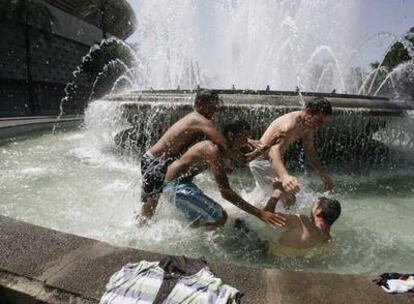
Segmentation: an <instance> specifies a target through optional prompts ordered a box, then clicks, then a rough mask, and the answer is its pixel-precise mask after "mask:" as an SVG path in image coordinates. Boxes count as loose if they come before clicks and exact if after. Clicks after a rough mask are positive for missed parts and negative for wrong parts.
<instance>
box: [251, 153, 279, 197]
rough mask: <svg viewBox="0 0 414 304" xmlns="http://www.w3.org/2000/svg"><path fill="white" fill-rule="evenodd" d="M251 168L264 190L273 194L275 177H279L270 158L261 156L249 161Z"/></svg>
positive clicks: (268, 193)
mask: <svg viewBox="0 0 414 304" xmlns="http://www.w3.org/2000/svg"><path fill="white" fill-rule="evenodd" d="M249 168H250V171H251V172H252V175H253V177H254V179H255V180H256V183H257V184H258V185H259V187H260V188H261V189H262V191H263V192H264V193H266V194H267V195H271V194H272V192H273V183H274V179H275V178H277V174H276V172H275V170H274V169H273V167H272V163H271V162H270V160H268V159H265V158H264V157H263V156H260V157H258V158H257V159H255V160H253V161H251V162H250V163H249Z"/></svg>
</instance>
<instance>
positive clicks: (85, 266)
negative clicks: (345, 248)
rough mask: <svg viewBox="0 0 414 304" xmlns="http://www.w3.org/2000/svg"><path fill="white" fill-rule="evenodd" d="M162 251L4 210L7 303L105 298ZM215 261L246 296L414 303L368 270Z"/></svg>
mask: <svg viewBox="0 0 414 304" xmlns="http://www.w3.org/2000/svg"><path fill="white" fill-rule="evenodd" d="M162 257H163V255H161V254H159V253H152V252H148V251H142V250H136V249H132V248H125V247H115V246H111V245H109V244H107V243H104V242H100V241H97V240H93V239H87V238H83V237H78V236H75V235H71V234H66V233H61V232H58V231H54V230H50V229H47V228H42V227H39V226H35V225H32V224H28V223H25V222H22V221H18V220H14V219H11V218H8V217H4V216H0V300H1V301H0V303H1V304H10V303H13V304H32V303H33V304H39V303H78V304H81V303H82V304H83V303H87V304H92V303H98V302H99V299H100V297H101V295H102V294H103V292H104V290H105V284H106V282H108V280H109V278H110V276H111V275H112V274H113V273H114V272H116V271H117V270H119V269H120V268H121V267H122V266H123V265H125V264H126V263H128V262H137V261H140V260H143V259H145V260H149V261H154V260H159V259H161V258H162ZM209 265H210V267H211V269H212V270H213V271H214V272H215V273H216V275H217V276H219V277H221V278H222V279H223V281H224V282H225V283H227V284H230V285H232V286H234V287H236V288H238V289H239V290H241V291H243V292H244V294H245V295H244V297H243V298H242V303H257V304H261V303H275V304H280V303H283V304H284V303H286V304H296V303H297V304H299V303H300V304H301V303H309V304H313V303H315V304H316V303H318V304H321V303H322V304H323V303H327V304H328V303H329V304H335V303H344V304H345V303H346V304H348V303H376V304H382V303H390V304H392V303H395V304H397V303H399V304H405V303H407V304H408V303H414V293H408V294H404V295H388V294H386V293H385V292H384V291H382V290H381V289H380V288H379V287H377V286H376V285H375V284H373V283H372V282H371V279H372V277H370V276H367V275H339V274H327V273H313V272H306V271H303V272H295V271H283V270H276V269H259V268H250V267H244V266H238V265H234V264H225V263H216V262H210V263H209Z"/></svg>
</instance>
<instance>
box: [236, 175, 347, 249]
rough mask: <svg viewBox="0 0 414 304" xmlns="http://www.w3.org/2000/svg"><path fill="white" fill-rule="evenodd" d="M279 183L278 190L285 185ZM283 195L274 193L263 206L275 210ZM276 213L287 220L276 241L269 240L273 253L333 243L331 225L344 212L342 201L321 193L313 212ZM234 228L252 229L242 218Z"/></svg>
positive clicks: (246, 231) (247, 230)
mask: <svg viewBox="0 0 414 304" xmlns="http://www.w3.org/2000/svg"><path fill="white" fill-rule="evenodd" d="M276 185H277V186H276V187H277V188H278V189H279V190H281V189H282V187H281V185H280V182H277V183H276ZM279 193H282V191H280V192H279ZM280 197H281V196H280V195H279V196H278V197H276V196H274V197H273V198H272V199H271V200H269V202H268V203H267V205H266V207H265V208H264V210H266V211H269V212H274V210H275V208H276V204H277V201H278V199H279V198H280ZM275 214H277V215H278V216H279V218H280V219H281V220H283V221H284V222H285V225H284V227H283V228H284V229H285V230H284V231H283V234H282V235H281V236H280V237H279V238H278V240H277V241H276V242H273V241H271V242H268V247H269V249H270V253H271V254H273V255H297V254H302V253H304V250H307V249H311V248H314V247H317V246H321V245H324V244H328V243H330V241H331V235H330V231H331V227H332V225H333V223H334V222H335V221H336V220H337V219H338V218H339V216H340V214H341V204H340V203H339V202H338V201H337V200H335V199H332V198H327V197H319V198H317V199H316V200H315V202H314V203H313V206H312V209H311V212H310V216H306V215H303V214H284V213H280V212H275ZM235 228H236V229H238V230H239V231H241V232H243V233H245V234H251V233H252V232H251V231H250V229H249V228H248V227H247V225H246V224H245V223H244V222H243V221H242V220H240V219H238V220H236V223H235ZM241 237H242V238H243V237H245V236H241ZM255 238H258V237H257V236H256V237H255Z"/></svg>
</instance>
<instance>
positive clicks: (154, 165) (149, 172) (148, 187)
mask: <svg viewBox="0 0 414 304" xmlns="http://www.w3.org/2000/svg"><path fill="white" fill-rule="evenodd" d="M174 160H175V158H172V157H168V158H166V157H164V156H160V157H156V156H153V155H152V154H151V153H150V152H147V153H145V154H144V155H143V156H142V159H141V175H142V189H141V202H143V203H145V202H146V201H147V200H148V197H150V196H153V195H157V194H160V193H161V192H162V188H163V185H164V179H165V174H166V173H167V169H168V166H169V165H170V164H171V163H172V162H173V161H174Z"/></svg>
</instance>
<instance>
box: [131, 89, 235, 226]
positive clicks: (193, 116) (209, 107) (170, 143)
mask: <svg viewBox="0 0 414 304" xmlns="http://www.w3.org/2000/svg"><path fill="white" fill-rule="evenodd" d="M220 105H221V100H220V99H219V96H218V94H217V93H216V92H214V91H211V90H200V91H199V92H197V94H196V97H195V101H194V111H193V112H191V113H189V114H187V115H186V116H184V117H183V118H181V119H180V120H179V121H177V122H176V123H175V124H173V125H172V126H171V127H170V128H169V129H168V130H167V131H166V132H165V133H164V135H163V136H162V137H161V138H160V139H159V140H158V142H157V143H156V144H155V145H153V146H152V147H151V148H150V149H149V150H148V151H147V152H146V153H145V154H144V155H143V157H142V159H141V174H142V191H141V202H142V208H141V214H140V215H138V216H137V218H136V220H137V224H138V225H142V224H143V223H145V220H146V219H147V218H151V217H152V216H153V214H154V211H155V208H156V206H157V203H158V199H159V196H160V194H161V192H162V187H163V183H164V177H165V173H166V172H167V167H168V165H169V164H171V163H172V162H173V161H174V160H175V159H176V158H178V157H179V156H180V155H181V154H183V152H185V151H186V150H187V149H188V147H189V146H190V145H191V144H193V143H194V141H196V140H197V138H199V137H200V136H205V137H207V138H208V139H209V140H211V141H212V142H214V143H215V144H216V145H217V146H218V147H219V149H220V150H222V151H226V150H227V141H226V139H225V138H224V136H223V135H222V134H221V133H220V132H219V131H218V130H217V129H216V127H215V126H214V125H213V123H212V121H211V118H212V117H213V115H214V113H215V112H216V111H217V110H218V109H219V107H220Z"/></svg>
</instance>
